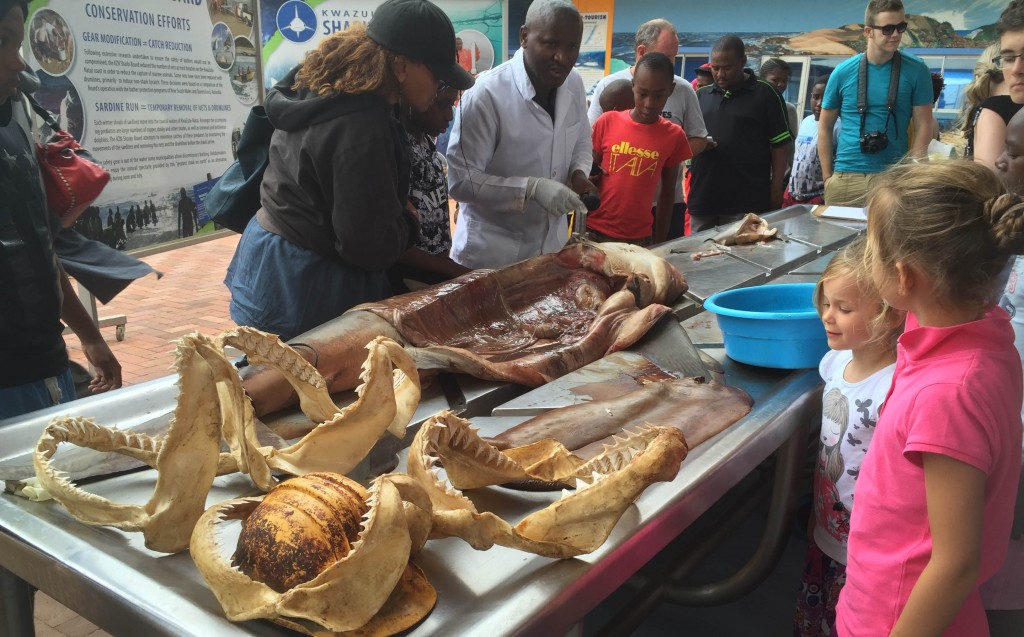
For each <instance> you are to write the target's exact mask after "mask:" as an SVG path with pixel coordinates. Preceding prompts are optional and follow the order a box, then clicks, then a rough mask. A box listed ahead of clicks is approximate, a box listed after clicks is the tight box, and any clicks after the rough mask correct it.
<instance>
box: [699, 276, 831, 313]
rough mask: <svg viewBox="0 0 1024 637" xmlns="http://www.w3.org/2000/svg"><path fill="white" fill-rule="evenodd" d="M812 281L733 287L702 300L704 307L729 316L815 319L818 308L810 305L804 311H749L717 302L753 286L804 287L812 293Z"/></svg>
mask: <svg viewBox="0 0 1024 637" xmlns="http://www.w3.org/2000/svg"><path fill="white" fill-rule="evenodd" d="M815 285H816V284H814V283H768V284H766V285H759V286H748V287H742V288H733V289H732V290H726V291H724V292H718V293H717V294H712V295H711V296H709V297H708V298H707V299H706V300H705V301H704V309H705V310H707V311H709V312H712V313H714V314H721V315H722V316H731V317H735V318H747V319H756V320H760V321H765V320H768V321H785V320H793V319H811V318H813V319H815V320H818V318H819V317H818V310H817V309H816V308H814V307H813V306H812V307H811V309H810V310H807V311H806V312H751V311H750V310H736V309H733V308H731V307H722V306H721V305H719V304H718V303H717V300H718V299H721V298H727V297H729V296H731V295H735V294H742V293H744V292H746V291H749V290H751V289H753V288H755V287H757V288H767V287H773V288H782V287H786V288H806V289H807V292H808V294H812V293H813V290H814V286H815Z"/></svg>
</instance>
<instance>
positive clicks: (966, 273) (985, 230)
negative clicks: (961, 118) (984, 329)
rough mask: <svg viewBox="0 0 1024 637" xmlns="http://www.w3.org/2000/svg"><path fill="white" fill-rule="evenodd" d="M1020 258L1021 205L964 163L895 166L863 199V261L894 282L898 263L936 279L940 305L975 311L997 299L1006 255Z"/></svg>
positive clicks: (1023, 237) (1023, 234)
mask: <svg viewBox="0 0 1024 637" xmlns="http://www.w3.org/2000/svg"><path fill="white" fill-rule="evenodd" d="M1022 252H1024V200H1022V199H1021V197H1020V196H1018V195H1015V194H1010V193H1007V192H1006V187H1005V186H1004V185H1003V182H1002V180H1001V179H999V177H998V176H996V174H995V173H994V172H993V171H992V170H991V169H990V168H988V167H986V166H983V165H981V164H977V163H975V162H972V161H968V160H950V161H941V162H930V163H922V164H914V163H908V164H899V165H896V166H894V167H892V168H890V169H889V170H887V171H885V172H884V173H881V174H880V175H878V176H877V177H875V179H874V181H873V184H872V189H871V191H870V192H869V193H868V247H867V256H866V261H867V262H868V263H869V265H870V266H872V267H875V268H879V269H880V270H881V272H882V273H883V274H884V275H885V276H886V277H887V279H889V280H891V279H892V278H893V277H894V276H895V272H896V263H897V262H902V263H913V264H916V265H917V266H919V267H920V268H921V269H922V270H924V271H925V272H927V273H928V274H929V275H930V276H931V277H933V278H934V285H935V289H934V293H935V296H936V299H937V300H938V301H939V302H942V303H957V304H959V305H973V306H976V307H978V308H979V309H982V308H985V307H987V306H988V305H990V304H991V302H992V299H994V298H995V294H996V292H997V290H996V289H995V288H996V287H997V285H998V275H999V273H1000V271H1002V269H1003V268H1004V267H1005V266H1006V262H1007V260H1008V259H1009V257H1010V255H1013V254H1021V253H1022Z"/></svg>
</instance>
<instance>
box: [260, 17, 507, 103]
mask: <svg viewBox="0 0 1024 637" xmlns="http://www.w3.org/2000/svg"><path fill="white" fill-rule="evenodd" d="M380 4H381V2H380V1H379V0H308V2H303V1H302V0H264V1H262V2H261V3H260V24H261V30H262V32H263V33H262V43H263V77H264V82H265V85H266V86H267V88H270V87H272V86H273V85H274V84H275V83H276V82H277V81H278V80H279V79H281V78H282V77H284V76H285V75H286V74H287V73H288V71H290V70H291V69H292V68H293V67H294V66H295V65H297V64H298V63H299V62H301V61H302V58H303V56H304V55H305V53H306V52H307V51H309V50H311V49H314V48H316V46H317V45H318V44H319V43H320V40H322V39H323V38H325V37H327V36H329V35H331V34H332V33H335V32H337V31H343V30H345V29H346V28H347V27H348V26H349V25H350V24H352V23H353V22H369V21H370V18H372V17H373V12H374V11H375V10H376V8H377V7H378V6H379V5H380ZM437 5H438V6H440V7H441V8H442V9H443V10H444V11H445V13H447V14H448V17H449V18H450V19H451V21H452V24H453V25H454V26H455V35H456V37H457V38H458V39H459V40H461V44H462V47H463V50H464V51H465V53H460V55H459V59H460V61H461V62H463V64H464V66H465V67H466V70H468V71H470V72H472V73H482V72H484V71H486V70H487V69H490V68H492V67H493V66H495V65H497V64H500V63H501V62H502V60H501V51H503V48H502V41H501V38H502V32H503V22H502V0H437Z"/></svg>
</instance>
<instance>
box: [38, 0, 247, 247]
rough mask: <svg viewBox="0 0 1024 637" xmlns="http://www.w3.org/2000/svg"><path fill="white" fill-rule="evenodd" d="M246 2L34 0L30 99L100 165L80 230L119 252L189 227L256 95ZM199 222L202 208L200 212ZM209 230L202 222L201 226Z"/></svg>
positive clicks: (184, 233)
mask: <svg viewBox="0 0 1024 637" xmlns="http://www.w3.org/2000/svg"><path fill="white" fill-rule="evenodd" d="M252 6H253V4H252V2H248V1H238V0H104V1H103V2H102V3H95V2H83V1H82V0H36V1H34V2H32V3H31V4H30V6H29V19H28V21H27V24H26V27H27V31H28V33H27V35H26V38H25V48H26V59H27V60H28V62H29V65H30V66H31V67H32V68H33V69H34V70H35V72H36V74H37V75H38V76H39V79H40V82H41V87H40V88H39V90H38V91H36V93H35V97H36V99H37V100H38V101H39V102H40V103H41V104H42V105H43V106H44V107H45V108H47V109H48V110H50V111H51V112H52V113H54V115H56V116H57V118H58V120H59V123H60V125H61V126H62V127H65V128H66V129H67V130H68V131H69V132H70V133H71V134H72V135H74V136H75V137H76V138H78V139H79V140H80V141H81V142H82V144H83V145H84V146H86V147H87V148H89V149H90V150H91V151H92V152H93V155H94V157H95V158H96V159H97V160H98V161H99V162H100V163H101V164H102V165H103V167H104V168H106V169H107V170H108V171H110V174H111V176H112V178H111V181H110V184H109V185H108V186H107V187H106V189H105V190H104V191H103V194H102V195H101V196H100V199H98V200H97V202H96V205H95V206H93V207H91V208H89V209H88V210H87V212H86V213H85V214H83V215H82V217H81V218H80V219H79V220H78V221H77V222H76V224H75V227H76V229H78V230H79V231H80V232H82V234H84V235H86V236H88V237H90V238H93V239H97V240H101V241H104V242H105V243H107V244H108V245H111V246H113V247H116V248H119V249H124V250H130V249H135V248H141V247H148V246H151V245H153V244H158V243H164V242H168V241H173V240H176V239H181V238H187V237H190V236H192V235H193V234H195V233H196V232H198V231H200V229H201V228H202V225H203V224H202V219H201V218H200V216H199V207H198V206H197V193H196V187H197V185H200V188H199V190H200V191H201V192H205V191H203V188H204V187H205V188H207V189H208V187H209V185H208V182H210V181H212V180H214V179H216V178H217V177H219V176H220V175H221V174H222V173H223V172H224V170H225V169H226V168H227V167H228V166H229V165H230V164H231V162H232V161H234V155H233V147H234V145H235V144H237V139H238V135H239V133H240V131H241V127H242V125H243V123H244V122H245V117H246V115H247V114H248V112H249V109H250V107H251V106H252V105H253V104H254V103H255V102H256V99H257V96H258V94H259V91H258V86H257V79H258V78H257V73H258V71H257V69H258V66H257V63H256V46H255V45H254V43H253V37H254V33H253V12H252ZM204 218H205V215H204ZM208 229H212V224H209V225H208Z"/></svg>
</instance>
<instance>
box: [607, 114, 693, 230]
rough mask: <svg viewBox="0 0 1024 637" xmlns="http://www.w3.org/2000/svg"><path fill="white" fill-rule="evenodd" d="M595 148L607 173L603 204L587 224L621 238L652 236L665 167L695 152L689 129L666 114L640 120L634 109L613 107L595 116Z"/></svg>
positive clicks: (684, 159)
mask: <svg viewBox="0 0 1024 637" xmlns="http://www.w3.org/2000/svg"><path fill="white" fill-rule="evenodd" d="M594 150H596V151H599V152H600V153H601V168H603V169H604V172H605V174H604V175H603V176H602V177H601V184H600V190H601V207H600V208H598V209H597V210H594V211H591V212H590V214H588V215H587V227H588V228H592V229H594V230H596V231H598V232H600V233H601V234H606V235H608V236H609V237H617V238H620V239H642V238H644V237H649V236H651V225H652V222H653V220H652V218H651V200H652V199H654V193H655V191H656V190H657V188H658V183H659V182H660V181H661V171H662V170H663V169H664V168H665V166H675V165H677V164H681V163H682V162H684V161H686V160H687V159H689V158H690V157H692V156H693V152H692V151H691V150H690V143H689V142H688V141H686V132H684V131H683V129H682V127H681V126H679V125H678V124H674V123H672V122H670V121H668V120H666V119H664V118H661V119H659V120H658V121H657V122H655V123H653V124H640V123H638V122H635V121H633V118H632V117H630V115H629V111H608V112H607V113H604V114H603V115H601V117H599V118H598V119H597V121H596V122H594ZM673 189H674V188H673Z"/></svg>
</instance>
